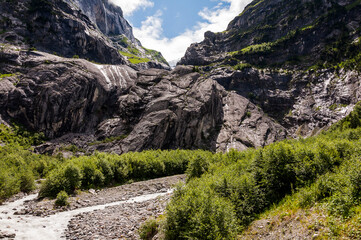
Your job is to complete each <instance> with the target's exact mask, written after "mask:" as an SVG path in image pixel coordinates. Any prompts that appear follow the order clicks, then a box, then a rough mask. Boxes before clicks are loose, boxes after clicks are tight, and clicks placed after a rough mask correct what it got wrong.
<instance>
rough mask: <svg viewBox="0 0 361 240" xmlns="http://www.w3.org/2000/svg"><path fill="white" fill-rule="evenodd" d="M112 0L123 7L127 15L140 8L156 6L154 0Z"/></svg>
mask: <svg viewBox="0 0 361 240" xmlns="http://www.w3.org/2000/svg"><path fill="white" fill-rule="evenodd" d="M110 1H111V2H112V3H114V4H115V5H118V6H120V7H121V8H122V10H123V13H124V16H125V17H128V16H131V15H132V14H133V12H134V11H136V10H138V9H140V8H143V9H145V8H148V7H153V6H154V2H152V1H150V0H110Z"/></svg>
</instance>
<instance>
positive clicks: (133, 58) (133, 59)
mask: <svg viewBox="0 0 361 240" xmlns="http://www.w3.org/2000/svg"><path fill="white" fill-rule="evenodd" d="M119 53H120V54H122V55H123V56H126V57H127V59H128V60H129V62H131V63H133V64H139V63H146V62H149V61H150V59H149V58H141V57H138V56H136V55H134V54H132V53H128V52H123V51H119Z"/></svg>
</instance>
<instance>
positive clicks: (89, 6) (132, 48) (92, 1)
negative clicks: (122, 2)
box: [66, 0, 170, 70]
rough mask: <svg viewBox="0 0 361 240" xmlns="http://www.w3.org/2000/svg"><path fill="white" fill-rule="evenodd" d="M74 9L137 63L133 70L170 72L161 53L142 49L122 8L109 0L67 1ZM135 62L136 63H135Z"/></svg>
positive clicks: (131, 60) (130, 59)
mask: <svg viewBox="0 0 361 240" xmlns="http://www.w3.org/2000/svg"><path fill="white" fill-rule="evenodd" d="M66 1H67V2H68V3H69V4H70V5H71V6H72V7H73V8H74V9H79V10H80V11H81V12H82V13H84V14H85V15H86V16H88V17H89V19H90V21H91V22H92V23H93V24H94V25H95V26H97V27H98V29H99V30H100V31H101V32H102V33H103V34H104V35H105V36H107V37H108V39H109V40H111V41H112V43H113V46H114V47H115V48H116V49H118V50H120V52H121V53H122V54H124V55H125V56H126V58H127V59H128V60H129V61H130V63H136V64H134V65H133V68H135V69H138V70H142V69H149V68H159V69H167V70H170V67H169V65H168V63H167V61H166V60H165V59H164V58H163V56H162V54H161V53H160V52H157V51H155V50H149V49H145V48H144V47H142V44H141V43H140V41H139V40H137V39H136V38H135V37H134V35H133V29H132V27H131V26H130V24H129V23H128V21H127V20H126V19H124V17H123V11H122V9H121V8H120V7H118V6H116V5H114V4H113V3H112V2H110V1H109V0H66ZM133 60H134V61H133Z"/></svg>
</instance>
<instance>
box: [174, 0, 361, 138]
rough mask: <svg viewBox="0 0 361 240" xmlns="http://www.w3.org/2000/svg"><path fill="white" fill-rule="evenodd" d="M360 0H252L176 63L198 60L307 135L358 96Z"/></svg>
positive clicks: (227, 84) (296, 131) (228, 86)
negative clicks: (219, 30) (238, 13)
mask: <svg viewBox="0 0 361 240" xmlns="http://www.w3.org/2000/svg"><path fill="white" fill-rule="evenodd" d="M360 10H361V5H360V1H351V0H350V1H300V0H292V1H281V0H270V1H259V0H258V1H253V2H252V3H251V4H249V5H248V6H247V7H246V8H245V10H244V11H243V12H242V13H241V14H240V15H239V16H237V17H236V18H235V19H234V20H233V21H232V22H231V23H230V24H229V25H228V28H227V30H226V31H224V32H221V33H212V32H207V33H205V40H204V41H203V42H201V43H195V44H192V45H191V46H190V47H189V48H188V50H187V52H186V54H185V56H184V57H183V58H182V59H181V61H180V63H179V64H183V65H197V66H198V67H197V68H198V69H200V70H201V71H203V72H205V73H207V74H209V76H210V78H212V79H214V80H216V81H217V82H218V83H219V84H221V85H222V86H224V87H225V89H227V90H232V91H236V92H237V93H238V94H239V95H242V96H244V97H246V98H248V99H249V100H250V101H251V102H253V103H254V104H256V105H258V106H259V107H261V108H262V109H263V110H264V111H265V112H266V113H267V114H268V115H269V116H270V117H272V118H273V119H275V120H276V121H278V122H279V123H280V124H281V125H282V126H284V127H285V128H286V129H288V132H289V134H290V135H293V136H297V135H302V136H309V135H312V134H315V133H317V132H318V131H319V130H320V129H322V128H324V127H326V126H328V125H329V124H330V123H332V122H334V121H337V120H338V119H340V118H342V117H343V116H345V115H346V114H347V113H348V112H349V110H350V109H352V106H353V105H354V104H355V103H356V102H357V101H359V100H360V90H359V81H360V77H359V71H360V70H361V64H360V60H361V57H360V50H361V43H360V36H361V30H360V29H361V28H360V23H361V18H360V15H359V12H360Z"/></svg>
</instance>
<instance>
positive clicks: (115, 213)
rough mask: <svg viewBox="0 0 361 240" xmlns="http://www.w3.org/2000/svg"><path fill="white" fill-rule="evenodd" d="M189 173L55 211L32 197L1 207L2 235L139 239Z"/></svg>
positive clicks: (90, 194) (77, 200)
mask: <svg viewBox="0 0 361 240" xmlns="http://www.w3.org/2000/svg"><path fill="white" fill-rule="evenodd" d="M184 178H185V176H184V175H178V176H172V177H166V178H160V179H153V180H149V181H143V182H136V183H132V184H125V185H122V186H118V187H113V188H107V189H102V190H89V191H86V192H82V193H81V194H79V195H77V196H72V197H70V200H69V201H70V205H69V206H68V207H63V208H55V207H54V200H48V199H45V200H42V201H39V200H37V199H36V195H35V194H33V195H29V196H27V197H25V198H23V199H20V200H16V201H14V202H11V203H6V204H4V205H3V206H0V210H1V211H0V237H1V236H3V238H15V239H34V237H36V239H39V240H40V239H47V240H49V239H59V238H66V239H138V233H137V230H138V228H139V226H140V225H141V224H142V223H143V222H144V221H145V220H146V219H147V218H149V217H151V216H154V217H157V216H159V215H160V214H162V213H163V211H164V209H165V206H166V203H167V202H168V200H169V199H170V193H171V191H170V190H171V188H172V186H173V185H174V184H176V183H177V182H179V181H184Z"/></svg>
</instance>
